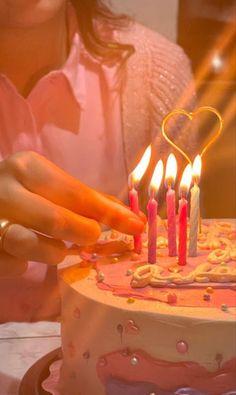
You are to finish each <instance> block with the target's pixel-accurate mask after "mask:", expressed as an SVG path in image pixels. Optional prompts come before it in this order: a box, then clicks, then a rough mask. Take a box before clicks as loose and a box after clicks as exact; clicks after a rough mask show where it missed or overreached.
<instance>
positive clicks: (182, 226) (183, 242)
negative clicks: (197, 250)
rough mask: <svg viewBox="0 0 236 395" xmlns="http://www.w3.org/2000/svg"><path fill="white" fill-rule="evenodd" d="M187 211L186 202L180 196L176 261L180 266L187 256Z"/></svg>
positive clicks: (184, 263)
mask: <svg viewBox="0 0 236 395" xmlns="http://www.w3.org/2000/svg"><path fill="white" fill-rule="evenodd" d="M187 213H188V202H187V200H186V199H185V198H184V197H182V199H181V207H180V210H179V251H178V257H179V259H178V263H179V265H181V266H184V265H186V263H187V261H186V257H187Z"/></svg>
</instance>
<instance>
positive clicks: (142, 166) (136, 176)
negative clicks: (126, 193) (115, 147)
mask: <svg viewBox="0 0 236 395" xmlns="http://www.w3.org/2000/svg"><path fill="white" fill-rule="evenodd" d="M150 159H151V145H149V146H148V147H147V148H146V150H145V152H144V154H143V156H142V158H141V159H140V162H139V163H138V165H137V166H136V167H135V169H134V170H133V171H132V173H131V174H130V176H129V184H131V185H129V186H130V187H132V186H133V184H136V183H138V182H139V181H140V180H141V178H142V177H143V175H144V173H145V171H146V170H147V167H148V165H149V162H150Z"/></svg>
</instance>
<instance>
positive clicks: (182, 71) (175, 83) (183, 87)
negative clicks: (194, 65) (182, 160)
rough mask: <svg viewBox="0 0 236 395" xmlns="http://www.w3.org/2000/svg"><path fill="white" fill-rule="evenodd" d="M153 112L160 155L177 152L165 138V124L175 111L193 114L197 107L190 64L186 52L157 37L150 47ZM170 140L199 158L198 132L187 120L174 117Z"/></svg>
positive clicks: (153, 122) (169, 128) (153, 133)
mask: <svg viewBox="0 0 236 395" xmlns="http://www.w3.org/2000/svg"><path fill="white" fill-rule="evenodd" d="M149 62H150V63H149V81H150V90H149V109H150V128H151V135H152V139H153V141H154V146H155V147H156V151H157V155H158V156H159V155H160V156H162V157H163V156H164V157H166V155H167V153H169V152H170V151H171V152H174V153H175V154H176V153H177V152H175V149H174V148H173V147H171V146H170V145H169V144H168V143H167V142H166V141H165V139H164V137H163V136H162V134H161V122H162V120H163V118H164V117H165V115H166V114H167V113H169V112H170V111H172V110H174V109H185V110H187V111H193V110H194V108H195V105H196V95H195V89H194V81H193V76H192V72H191V65H190V61H189V59H188V58H187V56H186V55H185V53H184V51H183V50H182V48H180V47H179V46H178V45H176V44H174V43H171V42H170V41H168V40H167V39H165V38H164V37H162V36H160V35H158V34H155V38H154V37H153V38H152V39H151V40H150V43H149ZM166 132H167V133H168V136H169V137H170V138H171V139H172V140H173V141H174V142H175V143H176V144H178V145H179V146H180V147H181V148H182V149H184V151H185V152H186V153H187V155H188V156H190V157H191V158H193V156H194V155H195V154H196V141H197V128H196V125H195V122H193V123H191V122H190V121H189V120H188V119H187V118H186V117H185V116H181V115H180V116H179V115H178V116H174V117H173V119H171V120H170V121H169V122H168V123H167V125H166Z"/></svg>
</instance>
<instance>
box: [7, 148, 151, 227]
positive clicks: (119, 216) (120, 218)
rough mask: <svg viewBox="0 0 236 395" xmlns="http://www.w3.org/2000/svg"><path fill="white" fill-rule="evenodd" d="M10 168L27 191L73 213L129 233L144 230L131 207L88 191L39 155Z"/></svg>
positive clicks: (14, 160)
mask: <svg viewBox="0 0 236 395" xmlns="http://www.w3.org/2000/svg"><path fill="white" fill-rule="evenodd" d="M7 168H8V169H10V170H9V171H10V173H11V174H12V175H14V177H16V178H17V180H18V181H19V182H20V183H21V184H22V185H23V186H24V187H25V188H26V189H28V190H29V191H31V192H33V193H34V194H37V195H40V196H42V197H43V198H45V199H46V200H48V201H51V202H53V203H55V204H56V205H58V206H61V207H64V208H66V209H68V210H70V212H74V213H77V214H79V215H81V216H84V217H87V218H91V219H94V220H96V221H98V222H101V223H104V224H106V225H108V226H111V227H113V228H115V229H117V230H120V231H122V232H126V233H131V234H137V233H140V232H142V230H143V221H142V220H141V219H139V217H138V216H136V215H135V214H134V213H132V212H131V211H130V209H129V208H128V207H125V206H123V205H122V204H120V203H116V202H114V201H112V200H111V199H110V198H108V197H106V196H104V195H103V194H101V193H99V192H97V191H94V190H93V189H91V188H89V187H87V186H86V185H84V184H82V183H81V182H79V181H78V180H77V179H75V178H73V177H72V176H70V175H68V174H67V173H65V172H64V171H63V170H62V169H60V168H58V167H57V166H56V165H54V164H53V163H51V162H50V161H48V160H47V159H45V158H44V157H42V156H40V155H38V154H36V153H33V152H27V153H24V152H22V153H17V154H15V155H14V156H12V157H11V158H10V160H8V162H7ZM95 171H96V170H95Z"/></svg>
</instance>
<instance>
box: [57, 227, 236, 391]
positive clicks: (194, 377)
mask: <svg viewBox="0 0 236 395" xmlns="http://www.w3.org/2000/svg"><path fill="white" fill-rule="evenodd" d="M156 247H157V250H156V252H157V261H156V263H155V264H149V263H148V262H147V248H148V241H147V234H146V233H145V234H144V235H143V240H142V253H141V254H137V253H135V252H134V250H133V243H132V238H131V237H129V236H126V235H121V234H119V233H117V232H110V233H108V234H106V235H105V236H104V237H103V239H102V240H101V241H100V242H99V243H98V244H97V245H96V246H93V247H91V248H87V249H85V250H83V251H82V252H81V257H80V261H79V262H78V263H77V264H73V265H71V266H69V267H67V268H64V269H62V270H61V272H60V274H59V279H60V288H61V295H62V351H63V361H62V367H61V372H60V383H59V388H60V394H62V395H154V394H155V395H170V394H175V395H187V394H188V395H223V394H224V395H226V394H227V395H230V394H231V395H232V394H236V374H235V372H236V336H235V334H236V322H235V314H236V230H235V222H234V221H227V222H223V221H219V220H211V221H204V222H203V223H202V224H201V232H200V233H199V235H198V253H197V256H196V257H187V262H186V265H184V266H180V265H179V264H178V262H177V259H176V257H169V254H168V248H167V232H166V222H165V221H160V222H159V223H158V237H157V244H156Z"/></svg>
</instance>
